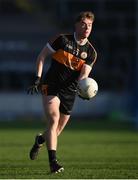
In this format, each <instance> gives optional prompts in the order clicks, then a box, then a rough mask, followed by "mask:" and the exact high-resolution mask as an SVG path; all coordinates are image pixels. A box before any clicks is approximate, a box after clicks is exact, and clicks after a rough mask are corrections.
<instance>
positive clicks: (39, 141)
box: [38, 136, 45, 144]
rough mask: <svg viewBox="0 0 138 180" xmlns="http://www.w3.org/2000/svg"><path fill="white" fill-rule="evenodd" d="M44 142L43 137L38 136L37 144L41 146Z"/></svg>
mask: <svg viewBox="0 0 138 180" xmlns="http://www.w3.org/2000/svg"><path fill="white" fill-rule="evenodd" d="M44 142H45V139H44V138H43V136H39V138H38V144H43V143H44Z"/></svg>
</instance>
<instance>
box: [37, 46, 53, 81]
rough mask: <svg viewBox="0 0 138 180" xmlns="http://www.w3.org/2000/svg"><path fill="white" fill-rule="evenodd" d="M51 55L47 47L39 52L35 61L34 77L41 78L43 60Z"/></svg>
mask: <svg viewBox="0 0 138 180" xmlns="http://www.w3.org/2000/svg"><path fill="white" fill-rule="evenodd" d="M51 54H52V52H51V50H50V49H49V48H48V47H47V46H45V47H44V48H43V49H42V50H41V52H40V54H39V55H38V57H37V60H36V76H37V77H40V78H41V76H42V72H43V66H44V62H45V58H46V57H48V56H49V55H51Z"/></svg>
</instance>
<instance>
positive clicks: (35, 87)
mask: <svg viewBox="0 0 138 180" xmlns="http://www.w3.org/2000/svg"><path fill="white" fill-rule="evenodd" d="M39 85H40V77H36V80H35V82H34V84H33V85H32V86H30V87H29V88H28V89H27V94H35V93H37V94H38V92H39V90H38V88H39Z"/></svg>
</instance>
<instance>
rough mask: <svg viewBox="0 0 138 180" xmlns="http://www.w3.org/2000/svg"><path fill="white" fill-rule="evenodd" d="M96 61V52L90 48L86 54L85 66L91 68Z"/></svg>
mask: <svg viewBox="0 0 138 180" xmlns="http://www.w3.org/2000/svg"><path fill="white" fill-rule="evenodd" d="M96 59H97V52H96V50H95V49H94V48H92V49H91V50H90V51H89V53H88V57H87V60H86V64H87V65H89V66H91V67H92V66H93V64H94V63H95V61H96Z"/></svg>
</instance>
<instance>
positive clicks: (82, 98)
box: [78, 94, 90, 100]
mask: <svg viewBox="0 0 138 180" xmlns="http://www.w3.org/2000/svg"><path fill="white" fill-rule="evenodd" d="M78 97H79V98H81V99H83V100H90V99H89V98H84V97H82V96H81V95H80V94H78Z"/></svg>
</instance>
